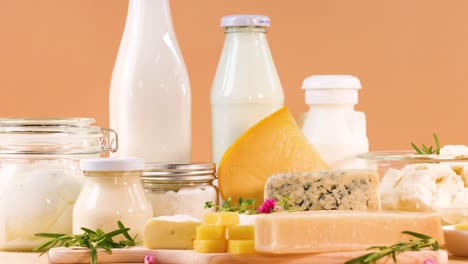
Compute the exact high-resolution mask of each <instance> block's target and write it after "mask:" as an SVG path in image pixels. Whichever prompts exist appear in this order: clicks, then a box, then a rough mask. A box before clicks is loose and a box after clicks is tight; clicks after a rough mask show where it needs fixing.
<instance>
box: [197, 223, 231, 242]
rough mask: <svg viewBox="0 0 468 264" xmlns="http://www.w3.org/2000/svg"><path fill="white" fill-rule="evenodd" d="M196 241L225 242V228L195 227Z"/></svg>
mask: <svg viewBox="0 0 468 264" xmlns="http://www.w3.org/2000/svg"><path fill="white" fill-rule="evenodd" d="M196 239H198V240H225V239H226V226H223V225H201V226H198V227H197V234H196Z"/></svg>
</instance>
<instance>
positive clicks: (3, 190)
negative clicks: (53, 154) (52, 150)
mask: <svg viewBox="0 0 468 264" xmlns="http://www.w3.org/2000/svg"><path fill="white" fill-rule="evenodd" d="M0 177H1V178H0V249H1V250H29V249H32V248H33V247H35V246H38V245H39V244H40V243H41V242H43V239H40V238H38V237H35V236H34V234H35V233H39V232H41V233H71V231H72V209H73V204H74V203H75V200H76V198H77V197H78V194H79V192H80V189H81V184H82V181H83V178H82V177H83V176H82V174H81V171H80V170H79V169H78V168H77V163H76V162H75V161H70V160H54V161H47V160H41V161H32V162H29V163H16V164H15V163H3V164H0Z"/></svg>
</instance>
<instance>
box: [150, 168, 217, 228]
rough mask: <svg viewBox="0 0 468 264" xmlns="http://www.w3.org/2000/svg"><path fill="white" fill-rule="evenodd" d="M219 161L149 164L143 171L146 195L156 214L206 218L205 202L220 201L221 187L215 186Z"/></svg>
mask: <svg viewBox="0 0 468 264" xmlns="http://www.w3.org/2000/svg"><path fill="white" fill-rule="evenodd" d="M215 172H216V165H215V164H214V163H206V164H203V163H194V164H147V165H146V167H145V171H144V172H143V186H144V188H145V191H146V196H147V197H148V198H149V200H150V202H151V204H152V205H153V215H154V216H155V217H156V216H163V215H176V214H184V215H190V216H192V217H195V218H197V219H199V220H203V214H204V213H206V212H214V211H215V208H204V206H205V202H207V201H212V202H213V203H215V204H217V203H218V189H217V188H216V187H215V186H213V180H214V179H215Z"/></svg>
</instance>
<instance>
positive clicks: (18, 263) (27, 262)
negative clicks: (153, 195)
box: [0, 252, 468, 264]
mask: <svg viewBox="0 0 468 264" xmlns="http://www.w3.org/2000/svg"><path fill="white" fill-rule="evenodd" d="M448 263H449V264H468V258H457V257H450V260H449V262H448ZM0 264H48V261H47V256H46V255H43V256H40V257H39V255H38V254H37V253H15V252H0Z"/></svg>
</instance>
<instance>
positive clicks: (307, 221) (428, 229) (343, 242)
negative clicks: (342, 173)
mask: <svg viewBox="0 0 468 264" xmlns="http://www.w3.org/2000/svg"><path fill="white" fill-rule="evenodd" d="M406 230H407V231H413V232H417V233H421V234H425V235H428V236H431V237H433V238H435V239H437V240H438V241H439V243H440V244H441V245H443V244H444V235H443V232H442V228H441V221H440V217H439V216H438V215H437V214H435V213H404V212H375V211H368V212H361V211H340V210H334V211H306V212H293V213H272V214H261V215H258V216H257V217H256V219H255V250H256V251H259V252H264V253H274V254H290V253H318V252H339V251H358V250H365V249H367V248H369V247H371V246H376V245H379V246H380V245H383V246H389V245H392V244H394V243H397V242H400V241H409V239H411V237H410V236H408V235H404V234H401V232H402V231H406Z"/></svg>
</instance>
